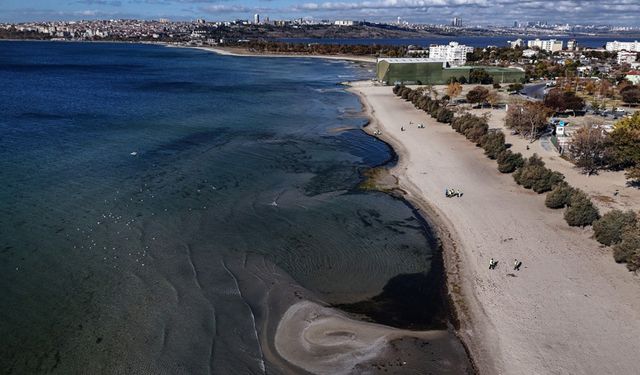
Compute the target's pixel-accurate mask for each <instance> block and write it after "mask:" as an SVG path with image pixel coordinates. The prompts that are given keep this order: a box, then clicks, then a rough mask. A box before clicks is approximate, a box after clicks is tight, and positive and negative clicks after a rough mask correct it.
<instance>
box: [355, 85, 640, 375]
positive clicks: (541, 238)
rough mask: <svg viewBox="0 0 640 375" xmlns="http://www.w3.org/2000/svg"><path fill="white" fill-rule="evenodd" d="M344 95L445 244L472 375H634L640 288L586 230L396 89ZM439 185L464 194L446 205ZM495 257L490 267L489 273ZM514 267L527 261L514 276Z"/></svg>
mask: <svg viewBox="0 0 640 375" xmlns="http://www.w3.org/2000/svg"><path fill="white" fill-rule="evenodd" d="M351 86H352V87H351V88H350V91H351V92H353V93H355V94H357V95H358V96H359V97H360V99H361V101H362V102H363V106H364V108H365V110H366V111H367V113H368V114H369V116H370V117H371V119H372V120H371V121H372V122H371V125H370V126H369V127H368V129H367V131H368V132H372V131H373V130H381V131H382V135H381V136H380V137H381V138H382V139H383V140H385V141H387V142H389V143H390V144H391V145H392V146H393V147H394V149H395V150H396V152H397V153H398V155H399V162H398V165H396V166H395V167H393V168H392V169H391V173H392V174H393V175H394V176H396V177H397V179H398V181H399V185H400V187H401V188H402V189H403V190H404V191H406V192H407V195H406V197H405V198H406V199H408V200H410V201H411V202H412V203H414V204H415V205H416V206H419V207H420V208H421V209H422V210H423V211H425V212H426V213H427V215H426V216H427V218H428V220H430V221H431V222H432V223H433V224H434V225H433V227H434V229H435V230H436V231H437V233H438V235H439V237H440V239H441V240H442V242H443V246H444V260H445V266H446V273H447V280H448V281H447V282H448V287H449V296H450V297H451V299H452V302H453V304H454V306H455V307H456V311H457V312H458V314H459V317H460V329H459V330H458V335H459V336H460V337H461V339H462V340H463V342H464V343H465V344H466V345H467V348H468V350H469V352H470V354H471V356H472V358H473V361H474V363H475V365H476V368H477V370H478V372H479V373H482V374H484V373H486V374H493V373H509V374H531V373H602V374H633V373H635V371H636V367H635V365H634V363H633V359H632V358H634V355H633V353H637V352H640V340H638V339H637V338H638V337H640V298H638V295H639V292H640V280H638V278H637V277H634V276H633V275H632V274H631V273H629V272H626V270H625V269H624V266H621V265H618V264H612V262H611V259H610V254H608V252H607V251H606V250H602V249H601V248H600V247H599V245H598V244H597V243H596V242H595V241H594V240H592V239H591V238H590V236H591V232H590V231H589V230H582V229H576V228H567V227H566V226H565V225H563V219H562V215H561V214H558V213H556V212H553V211H551V210H549V209H546V208H545V207H544V205H543V204H542V203H541V200H542V199H543V198H541V197H539V196H537V195H536V194H532V193H531V192H528V191H526V190H524V189H521V188H520V187H519V186H517V185H516V184H515V182H514V181H513V179H512V178H511V176H508V175H503V174H501V173H499V172H498V171H497V169H496V166H495V162H493V161H491V160H489V159H487V158H485V157H484V155H483V154H482V151H481V150H479V149H478V148H476V147H475V146H474V145H472V144H470V143H469V142H468V141H467V140H466V139H465V138H464V137H461V136H459V135H458V134H457V133H455V132H454V131H453V130H452V129H451V128H450V127H448V126H446V125H443V124H439V123H437V122H436V121H435V120H433V119H431V118H429V117H428V116H427V115H426V114H425V113H424V112H422V111H419V110H417V109H416V108H415V107H414V106H413V105H412V104H411V103H408V102H406V101H404V100H402V99H399V98H397V97H395V95H394V94H393V93H392V92H391V87H388V86H387V87H381V86H374V85H373V84H372V83H371V82H356V83H353V84H352V85H351ZM410 121H411V122H412V123H413V125H409V122H410ZM418 123H424V124H425V125H426V128H425V129H418V128H417V126H416V124H418ZM400 126H404V127H405V131H401V130H400ZM445 187H454V188H460V189H461V190H463V191H464V197H462V198H445V197H444V194H443V190H444V188H445ZM491 257H495V258H496V259H498V260H499V262H500V263H499V266H498V268H497V269H496V270H489V269H488V262H489V259H490V258H491ZM514 258H517V259H519V260H522V261H523V263H524V268H523V269H522V270H521V271H519V272H517V271H513V270H512V267H511V265H512V262H513V260H514Z"/></svg>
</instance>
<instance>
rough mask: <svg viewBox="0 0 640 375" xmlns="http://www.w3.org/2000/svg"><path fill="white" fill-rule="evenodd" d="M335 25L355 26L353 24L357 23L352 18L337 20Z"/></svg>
mask: <svg viewBox="0 0 640 375" xmlns="http://www.w3.org/2000/svg"><path fill="white" fill-rule="evenodd" d="M334 25H336V26H353V25H355V22H353V21H351V20H337V21H336V22H334Z"/></svg>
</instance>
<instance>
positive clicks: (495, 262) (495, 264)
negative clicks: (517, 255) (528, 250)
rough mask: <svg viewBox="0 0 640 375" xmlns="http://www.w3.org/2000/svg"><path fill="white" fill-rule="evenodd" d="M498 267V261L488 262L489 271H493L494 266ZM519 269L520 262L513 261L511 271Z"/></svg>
mask: <svg viewBox="0 0 640 375" xmlns="http://www.w3.org/2000/svg"><path fill="white" fill-rule="evenodd" d="M497 265H498V261H497V260H495V259H493V258H491V259H490V260H489V269H490V270H495V269H496V266H497ZM520 267H522V261H519V260H518V259H514V260H513V270H514V271H520Z"/></svg>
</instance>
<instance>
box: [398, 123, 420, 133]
mask: <svg viewBox="0 0 640 375" xmlns="http://www.w3.org/2000/svg"><path fill="white" fill-rule="evenodd" d="M411 125H413V121H409V126H411ZM418 129H424V124H423V123H419V124H418ZM405 130H406V129H405V128H404V125H402V126H400V131H401V132H403V131H405Z"/></svg>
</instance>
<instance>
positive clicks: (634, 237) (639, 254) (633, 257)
mask: <svg viewBox="0 0 640 375" xmlns="http://www.w3.org/2000/svg"><path fill="white" fill-rule="evenodd" d="M613 258H614V259H615V260H616V262H618V263H627V268H628V269H629V271H637V270H638V269H640V228H638V227H636V228H634V229H632V230H629V231H627V232H625V233H624V234H623V235H622V241H621V242H620V243H619V244H617V245H616V246H615V247H614V248H613Z"/></svg>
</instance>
